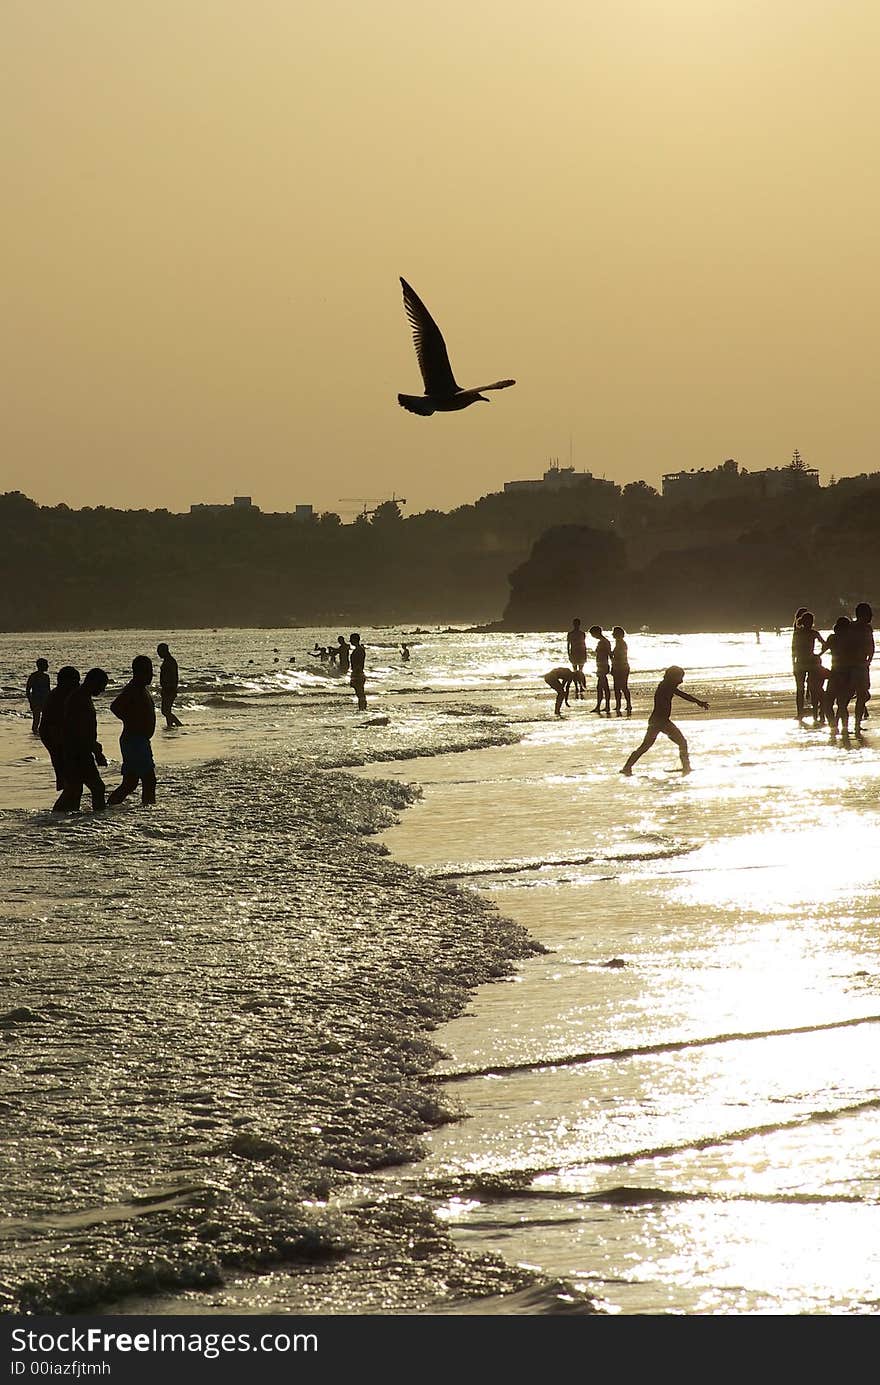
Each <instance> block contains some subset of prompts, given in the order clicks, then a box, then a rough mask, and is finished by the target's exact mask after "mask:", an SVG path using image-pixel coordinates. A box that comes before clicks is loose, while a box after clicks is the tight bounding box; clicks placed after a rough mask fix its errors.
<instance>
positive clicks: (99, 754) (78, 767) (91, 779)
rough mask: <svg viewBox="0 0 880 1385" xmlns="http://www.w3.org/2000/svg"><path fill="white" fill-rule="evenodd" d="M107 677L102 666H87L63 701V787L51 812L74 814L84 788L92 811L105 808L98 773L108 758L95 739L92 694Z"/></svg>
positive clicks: (97, 693)
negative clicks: (76, 686)
mask: <svg viewBox="0 0 880 1385" xmlns="http://www.w3.org/2000/svg"><path fill="white" fill-rule="evenodd" d="M109 681H110V679H109V677H108V676H107V674H106V673H105V672H104V670H103V669H102V668H90V669H89V671H88V673H87V674H86V676H85V678H84V679H83V680H82V683H81V685H80V686H79V687H78V688H74V690H73V691H72V692H71V693H70V695H69V696H68V698H67V699H66V701H65V703H64V718H63V722H62V730H61V736H62V746H63V758H64V771H63V778H64V788H63V789H62V791H61V794H60V796H59V798H58V799H57V800H56V802H55V803H54V804H53V807H52V812H53V813H75V812H76V810H77V808H78V807H79V805H80V802H81V801H82V793H83V788H84V787H85V786H88V789H89V793H90V794H91V796H92V812H93V813H100V812H101V810H102V809H103V808H105V807H106V803H105V800H104V795H105V792H106V789H105V785H104V781H103V779H102V778H101V776H100V774H99V773H98V766H99V765H100V766H101V768H103V767H104V766H105V765H106V763H107V761H106V759H105V758H104V750H103V747H102V746H101V742H100V741H99V740H98V716H97V713H96V712H95V704H94V703H93V702H92V698H93V697H100V695H101V694H102V693H103V692H104V690H105V688H106V687H107V684H108V683H109Z"/></svg>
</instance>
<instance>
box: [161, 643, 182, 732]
mask: <svg viewBox="0 0 880 1385" xmlns="http://www.w3.org/2000/svg"><path fill="white" fill-rule="evenodd" d="M156 653H157V654H158V655H159V658H160V659H161V660H162V663H161V664H160V666H159V694H160V699H161V707H162V715H163V717H164V718H165V727H166V729H167V730H168V731H173V730H174V728H175V727H176V726H182V725H183V722H182V721H179V720H178V718H177V716H176V715H175V713H174V711H173V708H174V703H175V700H176V698H177V689H178V687H179V686H180V669H179V667H178V664H177V660H176V659H175V657H174V655H173V654H172V653H171V650H170V649H169V648H168V646H167V644H157V645H156Z"/></svg>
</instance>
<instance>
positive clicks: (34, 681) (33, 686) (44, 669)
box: [24, 659, 51, 736]
mask: <svg viewBox="0 0 880 1385" xmlns="http://www.w3.org/2000/svg"><path fill="white" fill-rule="evenodd" d="M48 669H49V664H48V661H47V660H46V659H38V660H37V667H36V670H35V671H34V672H33V673H32V674H30V676H29V677H28V680H27V682H26V683H25V685H24V695H25V697H26V698H27V700H28V706H29V707H30V709H31V717H32V722H31V731H32V733H33V734H34V735H35V736H38V735H39V734H40V717H41V716H42V715H43V708H44V707H45V705H46V698H47V697H48V696H49V693H50V691H51V684H50V682H49V672H48Z"/></svg>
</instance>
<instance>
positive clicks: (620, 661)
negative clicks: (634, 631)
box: [611, 625, 632, 716]
mask: <svg viewBox="0 0 880 1385" xmlns="http://www.w3.org/2000/svg"><path fill="white" fill-rule="evenodd" d="M611 634H612V635H613V637H614V647H613V648H612V650H611V682H612V683H613V685H614V710H615V712H616V713H617V715H618V716H620V704H621V702H624V701H625V702H626V714H627V716H631V715H632V699H631V698H630V695H629V649H628V648H627V643H626V631H625V630H624V628H623V626H622V625H615V627H614V629H613V630H612V631H611Z"/></svg>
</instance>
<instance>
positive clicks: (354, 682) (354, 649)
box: [348, 631, 367, 712]
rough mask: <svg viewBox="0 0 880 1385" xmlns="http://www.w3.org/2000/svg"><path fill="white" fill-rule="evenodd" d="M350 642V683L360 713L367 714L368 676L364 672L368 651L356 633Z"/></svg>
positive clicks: (353, 633)
mask: <svg viewBox="0 0 880 1385" xmlns="http://www.w3.org/2000/svg"><path fill="white" fill-rule="evenodd" d="M349 642H350V644H351V677H350V678H349V680H348V681H349V683H350V684H351V686H352V687H353V688H354V691H355V695H356V696H357V704H358V711H359V712H365V711H366V710H367V694H366V684H367V675H366V672H365V671H364V665H365V663H366V661H367V651H366V650H365V649H364V646H363V645H362V644H361V637H360V635H359V634H357V632H356V631H353V632H352V634H351V636H350V640H349Z"/></svg>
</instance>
